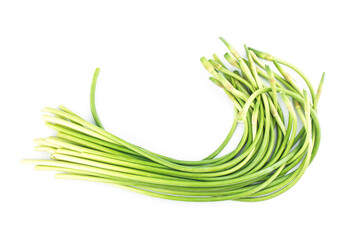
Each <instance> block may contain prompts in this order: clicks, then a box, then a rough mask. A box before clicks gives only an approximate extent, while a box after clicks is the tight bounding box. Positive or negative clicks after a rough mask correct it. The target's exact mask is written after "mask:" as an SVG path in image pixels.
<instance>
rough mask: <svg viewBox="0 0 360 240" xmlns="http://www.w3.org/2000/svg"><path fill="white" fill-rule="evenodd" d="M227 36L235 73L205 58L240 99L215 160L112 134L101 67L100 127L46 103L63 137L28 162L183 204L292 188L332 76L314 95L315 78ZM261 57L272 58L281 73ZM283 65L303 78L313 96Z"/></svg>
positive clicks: (315, 141) (40, 142)
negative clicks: (103, 108) (238, 46)
mask: <svg viewBox="0 0 360 240" xmlns="http://www.w3.org/2000/svg"><path fill="white" fill-rule="evenodd" d="M221 40H222V41H223V42H224V43H225V45H226V47H227V48H228V49H229V51H230V53H231V54H232V55H231V54H230V53H226V54H225V59H226V60H227V61H228V62H229V63H230V64H231V65H232V66H234V67H235V68H237V69H236V71H231V70H229V69H228V68H227V67H226V66H225V64H224V63H223V62H222V61H221V60H220V58H219V57H218V56H217V55H215V54H214V55H213V57H214V59H213V60H212V59H210V60H207V59H206V58H204V57H203V58H201V63H202V64H203V66H204V67H205V69H206V70H207V71H208V72H209V73H210V74H211V75H212V76H211V77H210V80H211V81H212V82H213V83H215V84H216V85H217V86H219V87H221V88H222V89H223V90H224V91H225V93H226V94H227V96H228V97H229V98H230V99H231V101H232V102H233V103H234V113H235V114H234V121H233V124H232V127H231V129H230V131H229V133H228V135H227V137H226V139H225V140H224V141H223V143H222V144H221V145H220V146H219V147H218V148H217V149H216V150H215V151H214V152H213V153H212V154H210V155H209V156H208V157H206V158H204V159H202V160H198V161H185V160H178V159H174V158H170V157H166V156H162V155H160V154H157V153H154V152H151V151H149V150H146V149H144V148H141V147H139V146H136V145H134V144H131V143H129V142H127V141H125V140H123V139H121V138H119V137H117V136H115V135H113V134H111V133H109V132H107V131H105V130H104V128H103V126H102V124H101V121H100V118H99V116H98V114H97V111H96V108H95V89H96V82H97V78H98V75H99V71H100V70H99V69H96V71H95V73H94V77H93V82H92V85H91V93H90V106H91V112H92V115H93V118H94V120H95V123H96V125H94V124H92V123H90V122H87V121H86V120H84V119H82V118H81V117H79V116H78V115H76V114H75V113H73V112H72V111H70V110H69V109H67V108H65V107H64V106H60V107H59V109H53V108H45V110H44V111H45V112H46V113H47V114H45V115H44V116H43V119H44V120H45V122H46V126H48V127H50V128H52V129H54V130H56V131H57V136H51V137H48V138H46V139H36V140H35V143H36V144H37V146H36V147H35V150H38V151H46V152H49V153H50V154H51V157H50V158H51V159H48V160H42V159H25V160H23V163H31V164H36V167H35V168H36V169H38V170H51V171H58V172H60V173H58V174H56V178H62V179H79V180H87V181H95V182H103V183H109V184H113V185H116V186H119V187H121V188H124V189H128V190H131V191H135V192H139V193H143V194H146V195H150V196H154V197H159V198H165V199H171V200H180V201H199V202H200V201H221V200H237V201H246V202H254V201H262V200H267V199H270V198H273V197H275V196H278V195H280V194H281V193H283V192H285V191H287V190H289V189H290V188H291V187H292V186H294V185H295V184H296V183H297V182H298V181H299V179H300V178H301V177H302V175H303V174H304V172H305V170H306V168H307V167H308V166H309V164H310V163H311V161H312V160H313V159H314V157H315V155H316V153H317V151H318V148H319V144H320V124H319V120H318V118H317V115H316V111H317V105H318V101H319V97H320V93H321V88H322V85H323V81H324V76H325V75H324V74H323V77H322V79H321V82H320V84H319V89H318V91H317V94H316V95H315V92H314V90H313V87H312V85H311V83H310V81H309V80H308V78H307V77H306V76H305V75H304V74H303V73H302V72H301V71H300V70H299V69H298V68H297V67H295V66H294V65H292V64H290V63H288V62H286V61H284V60H281V59H279V58H276V57H274V56H272V55H270V54H268V53H265V52H261V51H258V50H255V49H253V48H247V47H246V46H245V51H246V53H247V54H246V55H247V59H244V58H242V57H241V56H240V54H239V52H238V51H237V50H235V48H234V47H232V46H231V45H230V44H229V43H228V42H227V41H226V40H225V39H223V38H221ZM260 59H265V60H269V61H272V62H273V63H274V64H275V67H276V68H277V69H278V70H279V72H280V73H281V76H280V75H278V74H276V73H275V72H273V71H272V70H271V68H270V67H269V66H268V65H265V63H263V62H262V61H261V60H260ZM282 65H284V66H287V67H290V68H291V69H293V70H295V71H296V72H297V73H298V74H299V75H300V77H301V78H302V79H303V80H304V81H305V82H306V84H307V86H308V88H309V90H310V96H311V97H309V95H308V94H307V92H306V91H305V90H301V89H300V88H299V86H298V84H297V83H296V82H295V80H294V78H293V77H291V76H290V75H289V73H287V72H286V71H285V70H284V69H283V66H282ZM263 70H265V71H263ZM269 86H270V87H269ZM279 93H280V96H281V98H279V99H282V100H283V102H284V103H285V106H286V108H287V112H288V121H287V123H286V122H285V120H284V119H285V118H284V113H283V109H282V108H281V105H280V104H279V103H278V94H279ZM294 106H295V108H294ZM298 119H300V121H301V122H299V121H298ZM239 124H244V132H243V136H242V138H241V140H240V141H239V143H238V145H237V147H236V148H235V149H234V150H232V151H231V152H230V153H227V154H225V155H224V156H221V157H218V155H219V153H220V152H221V151H222V150H223V149H224V147H225V146H226V145H227V144H228V142H229V141H230V139H231V138H232V136H233V134H234V131H235V129H236V127H237V126H238V125H239ZM301 125H302V126H303V127H302V128H301V130H300V131H299V132H298V133H297V130H298V127H299V126H301Z"/></svg>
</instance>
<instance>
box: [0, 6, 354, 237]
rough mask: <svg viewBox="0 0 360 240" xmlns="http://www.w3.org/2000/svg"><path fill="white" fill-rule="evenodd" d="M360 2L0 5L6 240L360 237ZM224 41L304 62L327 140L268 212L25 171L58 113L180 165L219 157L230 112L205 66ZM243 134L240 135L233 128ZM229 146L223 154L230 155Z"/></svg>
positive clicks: (1, 206)
mask: <svg viewBox="0 0 360 240" xmlns="http://www.w3.org/2000/svg"><path fill="white" fill-rule="evenodd" d="M356 2H357V1H346V0H343V1H210V0H207V1H194V0H193V1H154V0H153V1H57V2H55V1H1V2H0V69H1V74H0V83H1V85H0V86H1V87H0V106H1V108H0V109H1V113H0V114H1V117H0V126H1V132H0V136H1V138H0V142H1V144H0V148H1V157H0V161H1V166H0V239H1V240H11V239H37V240H41V239H67V240H70V239H289V238H291V239H359V238H360V233H359V214H360V211H359V206H360V204H359V200H360V198H359V196H358V192H359V177H358V176H359V173H358V171H359V167H360V164H359V162H360V159H359V154H358V152H359V151H358V150H359V139H358V136H359V134H360V131H359V123H358V120H359V118H357V117H356V115H358V114H357V113H358V111H359V105H358V99H359V98H358V96H359V87H360V84H359V82H360V79H359V74H358V72H359V70H358V69H359V63H358V56H359V54H360V47H359V43H360V38H359V35H358V24H359V22H360V16H359V14H358V9H359V8H358V7H357V6H356ZM219 36H223V37H225V38H226V39H227V40H228V41H229V42H230V43H232V45H234V46H235V47H236V48H238V49H239V50H241V51H240V52H241V53H244V51H243V50H242V45H243V44H244V43H246V44H247V45H248V46H252V47H255V48H258V49H262V50H265V51H267V52H270V53H273V54H274V55H276V56H279V57H281V58H284V59H287V60H289V61H290V62H292V63H294V64H295V65H297V66H299V67H300V68H301V69H302V70H303V71H304V72H305V73H306V74H307V75H308V77H309V78H310V79H311V82H312V84H313V85H314V86H315V87H317V84H318V82H319V80H320V77H321V74H322V72H323V71H325V72H326V81H325V84H324V88H323V95H322V97H321V99H320V103H319V110H318V116H319V118H320V121H321V127H322V142H321V146H320V149H319V152H318V155H317V157H316V158H315V160H314V162H313V164H312V165H311V166H310V167H309V169H308V170H307V171H306V173H305V175H304V176H303V178H302V179H301V180H300V181H299V183H298V184H297V185H296V186H295V187H294V188H293V189H291V190H290V191H288V192H286V193H285V194H283V195H281V196H279V197H277V198H275V199H272V200H269V201H265V202H259V203H242V202H233V201H225V202H216V203H184V202H176V201H169V200H162V199H156V198H151V197H147V196H143V195H140V194H136V193H132V192H128V191H125V190H121V189H118V188H116V187H113V186H108V185H104V184H97V183H90V182H80V181H71V180H55V179H54V178H53V175H54V173H53V172H39V171H34V170H33V169H32V167H31V166H28V165H21V164H20V160H21V159H23V158H39V157H41V158H45V157H47V155H46V154H40V153H36V152H34V151H33V149H32V147H33V144H32V140H33V139H34V138H38V137H47V136H49V135H52V134H54V132H52V131H51V130H49V129H46V127H45V126H44V125H43V121H42V120H41V119H40V117H41V114H42V113H41V109H42V108H43V107H46V106H50V107H56V106H58V105H59V104H63V105H65V106H67V107H68V108H70V109H72V110H73V111H75V112H76V113H78V114H80V115H81V116H83V117H84V118H86V119H88V120H91V118H90V109H89V88H90V81H91V78H92V74H93V71H94V69H95V68H96V67H100V68H101V73H100V77H99V84H98V92H97V107H98V112H99V115H100V117H101V119H102V121H103V123H104V125H105V128H106V129H107V130H109V131H110V132H113V133H115V134H117V135H119V136H121V137H122V138H124V139H126V140H129V141H130V142H133V143H136V144H138V145H141V146H143V147H145V148H148V149H150V150H153V151H156V152H160V153H163V154H166V155H170V156H173V157H176V158H180V159H189V160H193V159H199V158H202V157H205V156H206V155H207V154H209V153H210V152H211V151H212V150H213V149H215V148H216V147H217V145H218V144H219V143H221V141H222V140H223V138H224V137H225V135H226V134H227V131H228V129H229V128H230V126H231V122H232V117H233V115H232V113H233V112H232V105H231V102H230V101H229V100H228V99H227V97H226V95H225V94H224V93H223V92H222V91H221V90H220V89H219V88H217V87H216V86H214V85H213V84H212V83H211V82H210V81H209V80H208V76H209V74H208V73H207V72H206V71H205V70H204V69H203V68H202V66H201V64H200V62H199V59H200V57H202V56H206V57H211V55H212V54H213V53H214V52H216V53H217V54H218V55H219V56H223V54H224V53H225V51H226V48H225V47H224V46H223V44H222V43H221V42H220V40H219V39H218V37H219ZM237 136H238V138H239V137H240V136H241V131H239V132H237ZM230 149H231V148H229V149H227V150H230Z"/></svg>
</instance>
